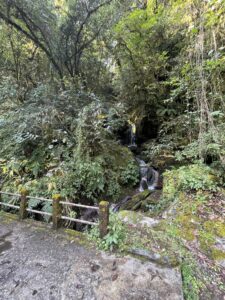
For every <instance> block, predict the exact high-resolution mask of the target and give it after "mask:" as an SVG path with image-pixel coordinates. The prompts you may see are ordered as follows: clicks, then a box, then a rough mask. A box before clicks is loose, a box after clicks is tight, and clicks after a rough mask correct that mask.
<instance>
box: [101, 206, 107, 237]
mask: <svg viewBox="0 0 225 300" xmlns="http://www.w3.org/2000/svg"><path fill="white" fill-rule="evenodd" d="M108 225H109V202H107V201H101V202H100V203H99V231H100V237H101V238H104V237H105V236H106V235H107V233H108Z"/></svg>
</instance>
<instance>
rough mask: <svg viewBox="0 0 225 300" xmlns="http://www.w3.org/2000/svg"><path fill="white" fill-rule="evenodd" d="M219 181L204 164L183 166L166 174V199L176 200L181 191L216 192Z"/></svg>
mask: <svg viewBox="0 0 225 300" xmlns="http://www.w3.org/2000/svg"><path fill="white" fill-rule="evenodd" d="M218 185H219V180H218V178H217V177H216V176H215V175H214V174H213V170H212V169H211V168H210V167H208V166H206V165H204V164H194V165H189V166H183V167H180V168H178V169H177V170H172V171H166V172H165V173H164V188H163V195H164V198H167V199H171V200H172V199H174V198H175V197H176V194H177V193H178V192H180V191H191V190H196V191H197V190H206V191H207V190H208V191H216V190H217V189H218Z"/></svg>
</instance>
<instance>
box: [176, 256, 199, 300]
mask: <svg viewBox="0 0 225 300" xmlns="http://www.w3.org/2000/svg"><path fill="white" fill-rule="evenodd" d="M196 270H197V267H196V264H195V263H194V262H191V261H187V262H183V264H182V265H181V273H182V279H183V292H184V297H185V299H186V300H198V299H199V294H200V290H201V288H202V287H203V283H202V282H201V281H199V280H198V278H197V277H196V274H195V273H194V271H196Z"/></svg>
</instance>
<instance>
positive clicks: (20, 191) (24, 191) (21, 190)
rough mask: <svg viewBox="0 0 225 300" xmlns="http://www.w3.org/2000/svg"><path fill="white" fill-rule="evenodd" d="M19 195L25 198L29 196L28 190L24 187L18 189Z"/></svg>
mask: <svg viewBox="0 0 225 300" xmlns="http://www.w3.org/2000/svg"><path fill="white" fill-rule="evenodd" d="M19 193H20V194H21V195H22V196H27V195H28V194H29V192H28V190H27V189H26V188H25V187H21V188H20V189H19Z"/></svg>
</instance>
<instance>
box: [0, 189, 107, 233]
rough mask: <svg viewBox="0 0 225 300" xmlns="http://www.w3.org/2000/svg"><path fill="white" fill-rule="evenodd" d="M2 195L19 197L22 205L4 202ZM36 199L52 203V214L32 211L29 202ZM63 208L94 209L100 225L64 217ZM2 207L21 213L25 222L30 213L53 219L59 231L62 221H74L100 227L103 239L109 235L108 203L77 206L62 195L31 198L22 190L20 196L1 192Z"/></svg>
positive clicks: (0, 204)
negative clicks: (48, 197) (49, 197)
mask: <svg viewBox="0 0 225 300" xmlns="http://www.w3.org/2000/svg"><path fill="white" fill-rule="evenodd" d="M1 195H7V196H11V197H18V200H19V202H20V205H13V204H10V203H7V202H3V201H2V197H1ZM30 199H35V200H39V201H43V202H50V203H52V213H49V212H44V211H39V210H34V209H30V208H28V207H29V200H30ZM63 206H70V207H79V208H86V209H93V210H97V211H98V213H99V223H94V222H89V221H86V220H81V219H75V218H71V217H68V216H63V214H62V213H63ZM1 207H9V208H13V209H15V210H18V211H19V219H20V220H24V219H26V218H27V217H28V213H34V214H40V215H44V216H48V217H52V223H53V228H54V229H58V228H60V227H61V225H62V220H66V221H72V222H76V223H82V224H87V225H92V226H99V231H100V236H101V238H103V237H104V236H105V235H106V234H107V233H108V225H109V203H108V202H107V201H102V202H100V204H99V207H96V206H88V205H83V204H76V203H71V202H67V201H63V199H62V198H61V196H60V195H58V194H57V195H54V196H53V197H52V199H46V198H40V197H34V196H29V193H28V191H27V190H25V189H24V190H22V191H21V192H20V194H13V193H8V192H3V191H0V208H1Z"/></svg>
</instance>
